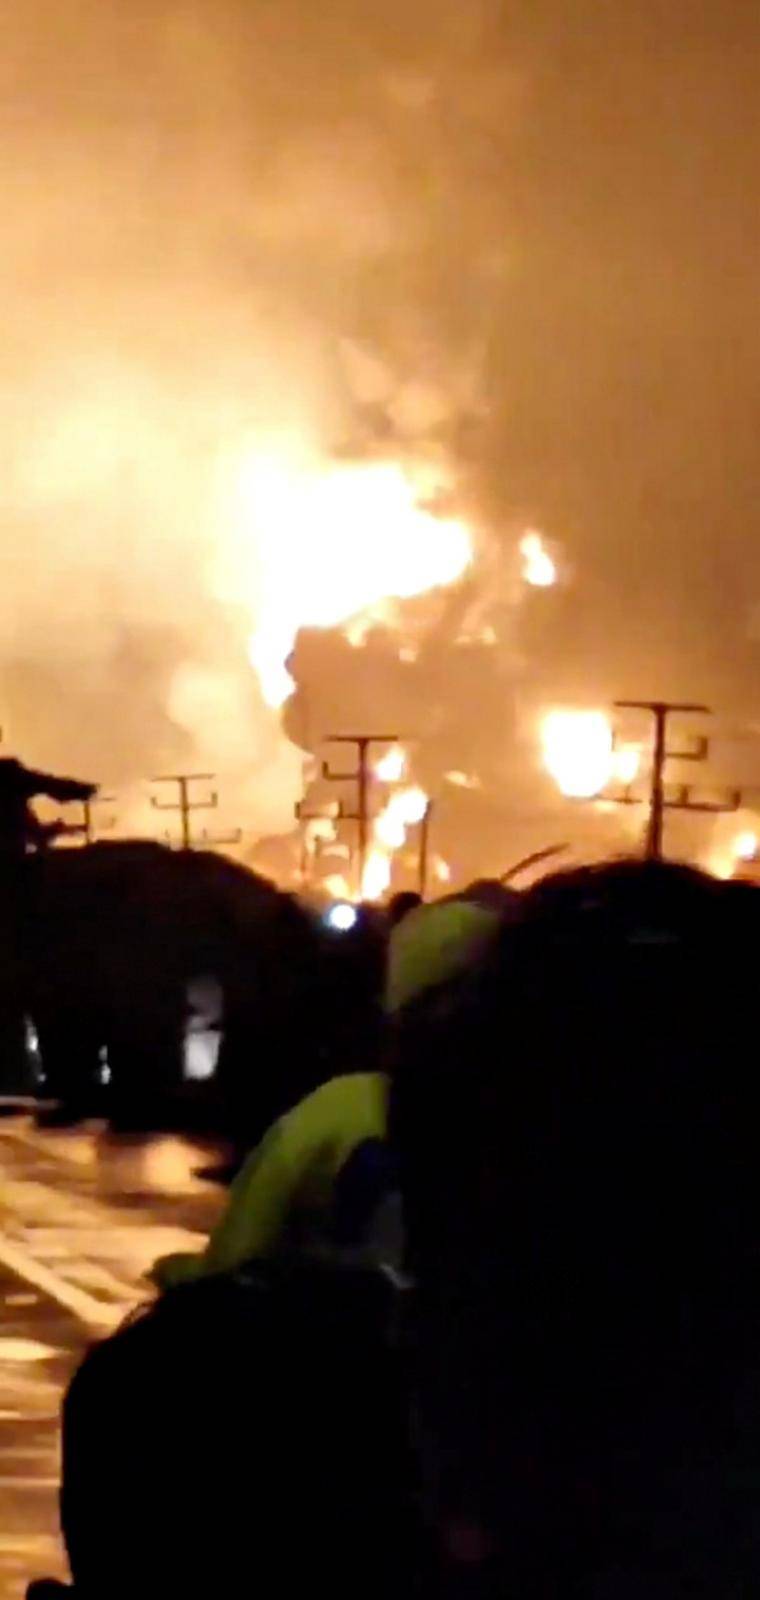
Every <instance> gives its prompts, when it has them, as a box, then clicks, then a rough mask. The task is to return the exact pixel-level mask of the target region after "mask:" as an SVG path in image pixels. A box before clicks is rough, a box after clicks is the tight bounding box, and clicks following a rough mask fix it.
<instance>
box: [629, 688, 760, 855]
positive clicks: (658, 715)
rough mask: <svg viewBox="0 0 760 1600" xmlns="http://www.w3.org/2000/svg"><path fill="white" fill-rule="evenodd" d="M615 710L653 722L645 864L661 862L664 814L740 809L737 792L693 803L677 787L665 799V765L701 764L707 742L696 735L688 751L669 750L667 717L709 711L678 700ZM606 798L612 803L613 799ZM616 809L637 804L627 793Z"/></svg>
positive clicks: (644, 702) (685, 790)
mask: <svg viewBox="0 0 760 1600" xmlns="http://www.w3.org/2000/svg"><path fill="white" fill-rule="evenodd" d="M615 707H616V709H618V710H622V711H647V712H649V714H650V715H651V716H652V717H653V718H654V745H653V751H652V778H651V783H650V789H649V820H648V823H647V830H646V840H645V847H644V855H645V858H646V860H647V861H661V860H662V853H663V827H664V819H665V812H666V811H702V812H705V811H707V812H713V813H717V812H726V811H737V810H738V809H739V806H740V805H741V791H740V790H732V791H731V793H730V795H729V797H728V799H727V800H725V801H720V800H717V801H713V800H695V799H693V798H692V791H691V785H690V784H688V783H684V784H681V785H680V786H679V788H678V789H677V790H676V792H675V795H673V796H669V795H668V793H667V790H666V787H665V766H666V763H667V762H668V761H704V760H705V759H706V758H707V755H708V754H709V749H710V744H709V740H708V739H706V738H705V737H704V735H700V736H699V737H698V738H697V739H696V741H695V742H694V744H693V745H692V746H691V748H690V749H688V750H670V749H668V742H667V722H668V717H669V716H670V715H671V714H672V713H673V712H676V713H678V714H679V715H681V714H682V713H683V714H685V715H688V716H691V715H694V714H699V715H702V716H709V715H710V707H709V706H703V705H695V704H693V703H692V702H690V701H678V700H616V701H615ZM610 798H613V799H615V797H614V796H611V797H610ZM615 803H616V804H618V805H637V804H639V802H638V801H637V799H636V797H635V796H633V795H632V794H631V793H630V791H629V790H626V793H625V794H624V795H622V796H620V797H619V798H617V799H615Z"/></svg>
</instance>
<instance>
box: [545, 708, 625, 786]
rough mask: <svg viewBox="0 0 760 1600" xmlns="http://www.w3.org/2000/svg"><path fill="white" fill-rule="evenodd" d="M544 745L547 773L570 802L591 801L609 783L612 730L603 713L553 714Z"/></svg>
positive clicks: (571, 712) (546, 721) (558, 712)
mask: <svg viewBox="0 0 760 1600" xmlns="http://www.w3.org/2000/svg"><path fill="white" fill-rule="evenodd" d="M541 742H542V746H543V754H544V765H545V767H546V769H547V771H548V772H549V773H551V776H552V777H553V779H554V781H555V783H556V784H557V787H558V788H559V789H560V790H561V792H562V794H564V795H567V796H568V797H569V798H570V799H574V800H589V799H591V798H592V796H594V795H597V794H599V793H600V792H601V790H602V789H604V788H605V786H606V785H607V784H608V783H609V781H610V778H611V776H612V773H613V766H614V761H613V745H612V727H611V724H610V721H609V718H608V717H606V716H605V714H604V712H603V711H550V712H549V713H548V715H547V716H546V717H544V720H543V722H542V724H541Z"/></svg>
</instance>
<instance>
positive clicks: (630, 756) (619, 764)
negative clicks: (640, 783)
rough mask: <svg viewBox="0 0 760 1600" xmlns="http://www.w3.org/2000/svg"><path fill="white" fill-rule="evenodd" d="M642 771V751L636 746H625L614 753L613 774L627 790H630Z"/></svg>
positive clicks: (621, 746)
mask: <svg viewBox="0 0 760 1600" xmlns="http://www.w3.org/2000/svg"><path fill="white" fill-rule="evenodd" d="M640 770H641V751H640V749H639V747H638V745H636V744H624V745H620V747H619V748H618V749H617V750H615V751H614V753H613V757H612V773H613V776H614V777H615V778H617V779H618V782H619V783H622V784H623V785H624V787H625V788H626V789H628V788H630V785H631V784H632V783H635V782H636V779H637V777H638V775H639V772H640Z"/></svg>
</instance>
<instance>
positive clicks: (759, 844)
mask: <svg viewBox="0 0 760 1600" xmlns="http://www.w3.org/2000/svg"><path fill="white" fill-rule="evenodd" d="M731 848H732V851H733V854H734V857H735V859H736V860H737V861H754V859H755V857H756V855H757V853H758V849H759V848H760V840H758V836H757V834H756V833H753V832H752V830H751V828H747V829H746V830H745V831H743V832H742V833H739V834H737V836H736V838H735V839H734V841H733V845H732V847H731Z"/></svg>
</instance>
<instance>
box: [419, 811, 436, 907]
mask: <svg viewBox="0 0 760 1600" xmlns="http://www.w3.org/2000/svg"><path fill="white" fill-rule="evenodd" d="M432 820H433V802H432V800H428V803H427V805H426V807H425V814H424V816H423V818H422V821H421V823H420V853H419V888H420V899H421V900H424V898H425V895H426V894H427V881H428V860H429V856H430V824H431V822H432Z"/></svg>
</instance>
